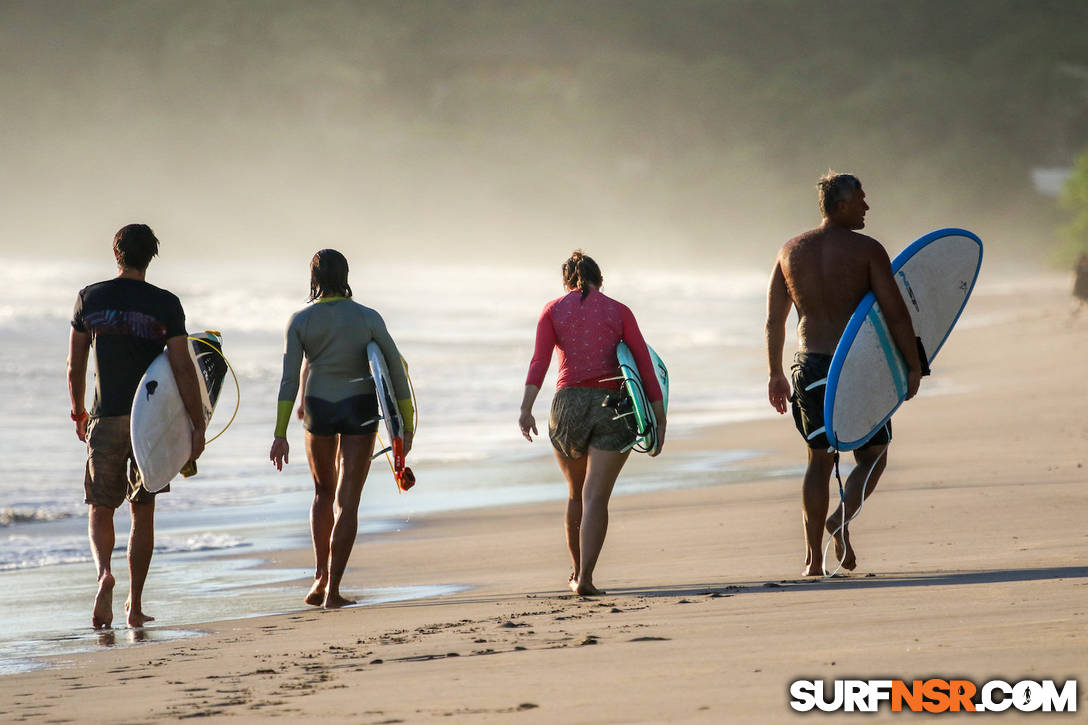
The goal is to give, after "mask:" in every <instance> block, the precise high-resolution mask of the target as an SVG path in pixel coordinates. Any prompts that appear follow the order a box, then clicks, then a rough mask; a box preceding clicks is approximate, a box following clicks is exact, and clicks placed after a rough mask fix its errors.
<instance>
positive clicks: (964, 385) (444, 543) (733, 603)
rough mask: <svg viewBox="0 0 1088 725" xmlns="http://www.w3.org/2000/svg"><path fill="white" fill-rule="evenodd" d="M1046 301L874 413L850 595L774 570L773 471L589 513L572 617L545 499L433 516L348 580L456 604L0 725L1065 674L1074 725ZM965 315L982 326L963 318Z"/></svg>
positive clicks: (497, 706)
mask: <svg viewBox="0 0 1088 725" xmlns="http://www.w3.org/2000/svg"><path fill="white" fill-rule="evenodd" d="M1063 284H1064V283H1063ZM1068 300H1069V298H1068V288H1067V287H1063V286H1060V285H1058V284H1054V285H1052V286H1051V287H1050V288H1049V289H1045V290H1043V289H1037V288H1036V289H1031V288H1029V289H1025V290H1022V291H1019V292H1017V293H1016V294H1009V295H1006V296H995V295H989V296H976V298H975V299H974V300H972V303H971V304H972V310H971V314H970V315H969V317H968V318H967V319H966V320H965V322H967V323H968V324H964V325H963V326H962V327H961V328H960V329H957V331H956V334H955V335H954V337H953V338H952V339H951V340H950V341H949V344H948V345H947V347H946V348H945V350H944V351H943V352H942V354H941V358H940V359H939V360H938V364H937V366H936V369H935V373H934V374H935V378H932V379H929V381H936V382H933V383H930V384H932V385H934V386H936V384H937V382H940V383H942V384H950V383H955V385H956V388H955V391H954V392H950V393H947V394H944V395H940V396H920V397H919V398H918V399H916V400H914V401H912V402H911V403H908V404H907V405H906V406H904V408H903V409H902V410H901V412H900V413H899V414H898V415H897V416H896V426H895V442H894V444H893V447H892V449H891V453H890V464H889V467H888V470H887V472H886V473H885V475H884V478H883V479H882V480H881V482H880V486H879V489H878V490H877V492H876V493H875V494H874V496H873V498H872V499H871V500H870V501H869V503H868V504H867V506H866V508H865V510H864V511H863V513H862V515H861V517H860V518H859V519H858V520H857V521H856V522H855V524H854V525H853V527H852V530H853V538H854V542H855V545H856V547H857V550H858V560H859V568H858V569H857V571H856V572H855V573H853V574H852V575H851V576H849V577H847V578H843V579H836V580H832V581H826V580H802V579H800V578H799V573H800V570H801V564H802V559H803V547H802V539H801V524H800V499H799V491H800V484H799V481H797V480H785V479H783V480H777V481H770V482H768V481H758V482H757V481H753V482H747V483H737V484H729V485H720V486H714V487H709V488H701V489H688V490H680V491H672V492H666V493H652V494H643V495H633V496H627V497H622V498H618V499H616V500H614V501H613V505H612V508H611V511H612V528H611V530H610V532H609V537H608V541H607V542H606V545H605V550H604V553H603V555H602V558H601V561H600V564H599V566H598V574H597V577H596V581H597V583H598V585H600V586H602V587H604V588H606V589H607V590H608V595H607V596H604V597H600V598H596V599H580V598H577V597H574V596H572V595H570V594H569V593H567V592H566V590H565V589H564V584H565V580H566V575H567V571H568V567H567V558H566V550H565V546H564V544H563V540H562V506H561V504H560V505H557V504H544V505H532V506H519V507H510V508H502V509H488V510H478V511H470V512H458V513H456V514H450V515H440V516H433V517H429V518H427V519H425V520H424V521H423V522H421V523H420V524H419V525H417V526H416V527H415V528H414V529H412V530H411V531H410V532H407V533H402V534H400V535H398V536H396V537H390V538H387V539H379V540H378V541H377V542H374V543H370V544H368V545H367V546H365V547H362V548H360V549H359V550H357V552H356V556H355V559H354V560H353V562H352V565H353V566H352V568H351V569H349V571H348V575H347V577H346V580H345V583H346V584H348V585H349V586H359V585H365V583H366V582H367V581H371V582H374V583H375V585H381V586H396V585H408V584H432V583H433V584H446V583H460V584H466V585H469V586H470V587H471V589H469V590H467V591H465V592H462V593H461V594H458V595H453V596H448V597H444V598H439V599H434V600H428V601H420V602H412V603H402V604H392V605H382V606H374V607H367V608H353V609H348V610H342V611H335V612H322V611H318V610H313V609H306V608H303V607H302V606H300V609H299V611H298V612H296V613H290V614H284V615H278V616H272V617H264V618H259V619H251V620H245V621H241V622H238V621H234V622H222V623H209V624H208V625H207V626H206V627H205V629H206V631H207V634H206V635H205V636H203V637H200V638H197V639H189V640H184V641H180V642H168V643H152V644H147V645H145V646H141V647H129V648H117V649H107V650H102V651H98V652H94V653H90V654H85V655H77V656H75V657H67V658H64V659H63V661H58V662H57V663H56V664H55V666H53V667H51V668H49V669H45V670H39V671H35V672H30V673H25V674H17V675H11V676H7V677H3V678H0V720H3V721H20V720H34V721H40V722H94V721H111V722H129V723H140V722H155V721H161V720H169V719H173V718H187V717H198V716H199V717H205V718H208V719H216V720H218V719H231V720H233V721H241V722H244V721H251V720H257V719H263V718H270V717H286V718H289V719H301V720H306V721H317V720H320V721H324V722H351V723H399V722H410V723H418V722H424V723H425V722H451V721H452V722H504V723H581V722H593V723H634V722H647V723H657V722H689V721H690V722H774V721H779V720H786V719H792V718H793V717H797V715H796V714H795V713H792V711H791V710H790V709H789V706H788V700H789V696H788V687H789V683H790V682H791V681H793V680H794V679H797V678H799V677H805V678H825V679H835V678H845V677H858V678H864V679H868V678H878V677H892V678H904V679H912V678H925V677H929V676H944V677H953V676H954V677H964V678H967V679H971V680H974V681H976V682H983V681H986V680H989V679H991V678H995V677H1000V678H1002V679H1005V680H1009V681H1016V680H1019V679H1024V678H1031V679H1041V678H1058V679H1065V678H1071V677H1077V678H1080V685H1081V692H1080V693H1079V707H1080V715H1079V716H1080V717H1083V713H1084V712H1086V711H1088V705H1086V702H1085V695H1084V690H1085V689H1088V679H1085V676H1086V675H1088V527H1086V526H1085V522H1086V521H1088V496H1086V491H1085V483H1086V482H1088V468H1086V466H1088V422H1086V420H1085V406H1086V403H1088V384H1086V382H1085V373H1086V372H1088V365H1086V363H1085V360H1088V312H1085V313H1082V314H1081V315H1080V316H1079V317H1073V316H1071V314H1070V309H1071V306H1070V304H1069V302H1068ZM986 321H990V322H999V323H1000V324H990V325H987V326H980V325H978V324H971V323H972V322H978V323H981V322H986ZM929 381H924V382H923V390H924V389H925V386H926V384H927V383H928V382H929ZM700 447H702V448H706V447H712V448H741V449H744V448H748V449H760V450H764V451H768V453H767V455H766V457H765V458H764V459H762V460H761V461H760V462H759V463H760V464H765V465H766V466H767V467H781V466H792V465H797V464H798V463H800V462H801V461H802V459H803V455H804V452H803V447H802V443H801V441H800V439H799V438H798V437H797V435H796V433H795V432H794V430H793V426H792V422H791V421H789V420H787V419H785V418H782V419H774V420H764V421H758V422H754V423H745V424H738V425H731V426H725V427H722V428H720V429H717V430H713V431H710V432H708V433H707V434H706V435H704V436H702V437H701V438H699V439H697V440H684V441H675V442H674V443H673V445H672V450H673V451H674V452H675V451H677V450H681V449H685V448H686V449H692V448H700ZM657 465H660V466H662V467H667V466H669V456H668V451H666V454H665V455H664V456H663V457H662V458H660V459H659V461H658V463H657ZM556 485H557V486H561V485H562V484H561V483H560V480H559V476H558V472H557V474H556ZM620 485H621V486H622V478H621V480H620ZM425 493H426V492H425V491H419V492H418V494H419V495H425ZM832 500H833V501H834V500H835V496H834V495H833V496H832ZM309 556H310V555H309V552H305V551H303V552H288V553H286V554H284V555H283V556H282V557H280V559H279V563H281V564H284V565H309ZM304 593H305V584H304V583H300V584H299V600H300V605H301V598H302V596H303V595H304ZM90 595H91V592H90V589H88V602H89V601H90ZM162 624H163V625H164V626H168V625H169V623H162ZM118 636H122V634H120V633H119V634H118ZM801 717H805V716H804V715H802V716H801ZM809 717H817V719H819V718H818V716H811V715H810V716H809ZM843 717H844V716H842V715H839V716H836V719H841V718H843ZM861 717H863V718H864V717H865V716H861ZM902 717H907V718H909V717H910V716H909V715H902V714H893V713H889V712H887V711H885V712H883V713H882V714H880V715H877V716H875V718H876V719H877V720H884V719H892V718H902ZM957 717H967V716H966V715H958V716H957V715H951V716H947V717H946V718H944V719H953V720H954V719H956V718H957ZM1016 717H1017V716H1016V715H1014V716H1013V719H1015V718H1016ZM872 718H873V716H868V721H872ZM1008 720H1009V718H1006V721H1008Z"/></svg>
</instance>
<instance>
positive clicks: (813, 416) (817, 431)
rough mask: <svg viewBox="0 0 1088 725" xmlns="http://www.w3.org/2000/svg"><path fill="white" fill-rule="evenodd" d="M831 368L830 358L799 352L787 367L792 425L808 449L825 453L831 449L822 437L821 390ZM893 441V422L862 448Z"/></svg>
mask: <svg viewBox="0 0 1088 725" xmlns="http://www.w3.org/2000/svg"><path fill="white" fill-rule="evenodd" d="M830 369H831V356H830V355H824V354H822V353H816V352H799V353H797V354H796V355H794V356H793V365H792V366H791V367H790V373H791V377H792V378H793V397H792V398H791V399H790V402H791V403H792V406H791V407H792V408H793V423H794V425H796V426H797V430H798V431H799V432H800V433H801V435H802V436H804V439H805V442H806V443H808V447H809V448H815V449H820V450H826V449H828V448H830V447H831V444H830V443H829V442H828V440H827V436H826V435H824V391H825V390H827V373H828V371H829V370H830ZM891 439H892V422H891V421H890V420H889V421H888V422H887V423H886V424H885V425H884V427H883V428H881V429H880V430H878V431H877V432H876V433H875V434H874V435H873V437H872V438H870V439H869V440H868V441H866V443H865V445H864V446H861V447H862V448H865V447H866V446H874V445H887V444H888V443H889V442H890V441H891Z"/></svg>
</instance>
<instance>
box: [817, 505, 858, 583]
mask: <svg viewBox="0 0 1088 725" xmlns="http://www.w3.org/2000/svg"><path fill="white" fill-rule="evenodd" d="M824 528H826V529H827V533H829V534H831V536H832V538H834V539H835V561H836V562H839V561H841V562H842V568H843V569H848V570H850V571H853V570H854V569H856V568H857V566H858V559H857V557H856V556H855V555H854V547H853V546H851V545H850V527H849V526H845V527H843V529H842V531H839V520H838V518H836V517H835V516H832V517H831V518H829V519H828V520H827V523H826V524H824ZM836 531H838V534H836V533H835V532H836ZM844 549H845V552H846V555H845V556H844V555H843V551H844Z"/></svg>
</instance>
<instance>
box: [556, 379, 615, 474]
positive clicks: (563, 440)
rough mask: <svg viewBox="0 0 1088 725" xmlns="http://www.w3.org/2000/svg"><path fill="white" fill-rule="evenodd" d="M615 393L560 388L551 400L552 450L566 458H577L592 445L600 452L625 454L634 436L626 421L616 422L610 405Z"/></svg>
mask: <svg viewBox="0 0 1088 725" xmlns="http://www.w3.org/2000/svg"><path fill="white" fill-rule="evenodd" d="M622 395H624V393H622V392H620V391H618V390H602V389H600V388H563V389H561V390H557V391H556V393H555V397H554V398H552V410H551V415H550V416H549V419H548V437H549V438H551V441H552V445H553V446H555V449H556V450H557V451H559V452H560V453H562V454H563V455H564V456H566V457H567V458H580V457H582V456H583V455H585V453H586V452H587V451H588V450H589V449H590V447H591V446H592V447H593V448H596V449H598V450H602V451H625V450H627V449H629V448H630V447H631V446H632V445H633V444H634V442H635V433H634V431H632V430H631V426H630V425H629V424H628V423H627V420H626V419H623V418H620V419H619V420H616V419H615V418H616V409H615V408H614V407H612V406H610V405H609V403H610V402H614V398H615V397H616V396H622Z"/></svg>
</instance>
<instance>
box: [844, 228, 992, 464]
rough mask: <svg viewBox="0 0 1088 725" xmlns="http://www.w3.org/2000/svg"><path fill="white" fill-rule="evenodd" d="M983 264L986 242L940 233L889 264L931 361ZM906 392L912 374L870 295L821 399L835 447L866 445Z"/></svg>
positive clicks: (853, 323)
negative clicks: (822, 399)
mask: <svg viewBox="0 0 1088 725" xmlns="http://www.w3.org/2000/svg"><path fill="white" fill-rule="evenodd" d="M981 266H982V241H981V240H980V239H979V238H978V237H977V236H975V235H974V234H972V233H971V232H969V231H966V230H964V229H938V230H937V231H935V232H930V233H929V234H927V235H925V236H924V237H922V238H921V239H919V240H918V241H916V242H914V243H913V244H911V245H910V246H909V247H907V248H906V249H904V250H903V251H902V252H900V253H899V254H898V255H896V257H895V259H894V260H892V273H893V274H894V275H895V281H896V283H897V284H898V285H899V291H900V293H901V294H902V295H903V300H904V302H906V304H907V309H908V310H909V311H910V317H911V322H912V323H913V324H914V333H915V335H917V336H918V337H920V338H921V340H922V346H923V347H924V348H925V353H926V359H927V360H928V362H930V363H932V362H933V360H934V358H936V357H937V353H938V352H939V351H940V349H941V347H942V346H943V345H944V342H945V340H947V339H948V335H949V333H951V332H952V328H953V327H954V326H955V324H956V321H957V320H959V318H960V314H961V313H962V312H963V308H964V307H965V306H966V305H967V300H968V298H969V297H970V296H971V291H972V290H973V289H974V287H975V281H976V280H977V279H978V273H979V269H980V267H981ZM906 394H907V368H906V364H905V363H904V362H903V358H902V356H901V355H900V354H899V350H898V348H896V346H895V342H894V340H893V339H892V336H891V332H890V331H889V330H888V324H887V322H886V321H885V320H884V315H883V313H881V311H880V305H879V304H877V302H876V298H875V296H874V295H873V293H872V292H870V293H869V294H867V295H865V297H864V298H862V300H861V302H860V303H859V304H858V307H857V309H856V310H855V311H854V314H853V315H852V316H851V317H850V321H849V322H848V323H847V325H846V330H845V331H844V332H843V334H842V338H840V340H839V344H838V346H837V347H836V348H835V354H834V356H833V357H832V360H831V368H830V370H829V372H828V375H827V390H826V394H825V396H824V425H825V431H824V432H825V434H826V435H827V440H828V442H829V443H830V444H831V447H832V448H835V449H836V450H839V451H849V450H853V449H855V448H860V447H861V446H863V445H865V442H866V441H868V440H869V439H870V438H872V436H873V435H874V434H875V433H876V432H877V431H878V430H880V428H881V427H883V425H884V424H885V423H886V422H887V421H888V419H890V418H891V417H892V413H894V412H895V411H896V409H897V408H898V407H899V406H900V405H901V404H902V402H903V400H904V398H905V397H906Z"/></svg>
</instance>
